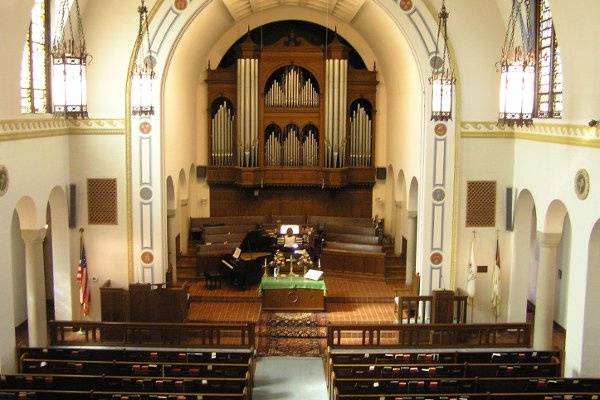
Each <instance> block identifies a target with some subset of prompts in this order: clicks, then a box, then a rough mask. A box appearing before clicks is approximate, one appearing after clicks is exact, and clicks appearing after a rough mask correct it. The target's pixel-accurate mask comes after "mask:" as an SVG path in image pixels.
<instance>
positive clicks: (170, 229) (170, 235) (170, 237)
mask: <svg viewBox="0 0 600 400" xmlns="http://www.w3.org/2000/svg"><path fill="white" fill-rule="evenodd" d="M176 215H177V210H174V209H171V210H167V251H168V254H169V264H171V266H172V267H173V282H177V253H176V252H177V249H176V248H175V222H176V221H175V216H176Z"/></svg>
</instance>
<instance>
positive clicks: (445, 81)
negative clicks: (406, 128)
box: [429, 1, 456, 121]
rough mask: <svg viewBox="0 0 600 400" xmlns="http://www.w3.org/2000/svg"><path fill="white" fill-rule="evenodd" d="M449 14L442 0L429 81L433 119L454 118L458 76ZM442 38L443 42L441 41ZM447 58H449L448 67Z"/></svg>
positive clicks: (445, 119)
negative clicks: (450, 49)
mask: <svg viewBox="0 0 600 400" xmlns="http://www.w3.org/2000/svg"><path fill="white" fill-rule="evenodd" d="M449 15H450V14H449V13H448V11H447V10H446V2H445V1H442V8H441V10H440V12H439V14H438V31H437V38H436V41H435V55H434V58H433V59H432V62H431V67H432V71H431V77H430V78H429V83H430V84H431V119H432V120H433V121H448V120H451V119H452V101H453V96H454V84H455V83H456V78H454V72H453V71H452V66H451V64H450V59H449V53H448V30H447V23H448V17H449ZM440 39H441V40H442V42H443V43H440ZM440 47H441V49H440ZM446 59H448V66H447V67H446Z"/></svg>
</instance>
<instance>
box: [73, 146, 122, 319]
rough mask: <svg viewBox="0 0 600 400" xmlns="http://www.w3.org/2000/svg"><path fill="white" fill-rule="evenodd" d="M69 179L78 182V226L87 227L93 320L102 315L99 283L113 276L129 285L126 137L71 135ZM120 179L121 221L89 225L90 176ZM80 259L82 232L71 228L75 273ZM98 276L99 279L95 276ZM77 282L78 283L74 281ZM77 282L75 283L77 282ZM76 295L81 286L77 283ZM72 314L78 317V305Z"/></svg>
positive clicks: (115, 282) (117, 282)
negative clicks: (88, 183) (80, 236)
mask: <svg viewBox="0 0 600 400" xmlns="http://www.w3.org/2000/svg"><path fill="white" fill-rule="evenodd" d="M69 147H70V162H69V168H68V170H69V171H70V176H69V181H70V182H71V183H74V184H76V185H77V199H78V201H77V206H78V207H77V229H79V228H84V229H85V250H86V256H87V260H88V274H89V276H90V282H89V283H90V287H91V289H92V291H91V297H92V301H91V307H90V316H89V318H90V319H92V320H96V319H99V318H100V291H99V287H100V286H101V285H102V284H104V282H106V280H107V279H110V280H111V283H112V285H113V286H121V287H126V286H127V285H128V282H129V278H128V267H127V201H126V198H125V168H124V166H125V137H124V136H71V137H69ZM88 178H116V179H117V207H118V208H117V212H118V215H117V221H118V225H89V224H88V210H87V179H88ZM78 260H79V233H78V232H77V230H71V265H72V268H73V271H72V273H73V274H75V272H76V268H77V263H78ZM94 278H96V280H94ZM74 284H75V283H74ZM75 285H76V284H75ZM74 293H75V294H76V296H74V298H75V299H78V294H79V288H78V286H75V287H74ZM74 310H75V312H74V313H73V316H74V318H75V319H79V318H80V317H81V316H80V313H79V306H78V305H76V306H75V308H74Z"/></svg>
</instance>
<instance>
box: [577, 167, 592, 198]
mask: <svg viewBox="0 0 600 400" xmlns="http://www.w3.org/2000/svg"><path fill="white" fill-rule="evenodd" d="M589 193H590V175H589V174H588V172H587V171H586V170H585V169H580V170H579V171H577V174H575V194H576V195H577V197H578V198H579V200H585V199H586V198H587V197H588V194H589Z"/></svg>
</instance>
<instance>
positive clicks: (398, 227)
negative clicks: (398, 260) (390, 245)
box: [394, 201, 404, 256]
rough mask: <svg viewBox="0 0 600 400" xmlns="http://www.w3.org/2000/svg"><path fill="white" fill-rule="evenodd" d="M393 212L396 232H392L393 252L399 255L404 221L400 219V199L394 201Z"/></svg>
mask: <svg viewBox="0 0 600 400" xmlns="http://www.w3.org/2000/svg"><path fill="white" fill-rule="evenodd" d="M395 214H396V232H395V233H394V253H395V254H396V255H398V256H399V255H401V254H402V225H403V222H404V221H402V202H401V201H397V202H396V209H395Z"/></svg>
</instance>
